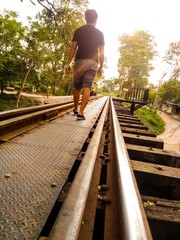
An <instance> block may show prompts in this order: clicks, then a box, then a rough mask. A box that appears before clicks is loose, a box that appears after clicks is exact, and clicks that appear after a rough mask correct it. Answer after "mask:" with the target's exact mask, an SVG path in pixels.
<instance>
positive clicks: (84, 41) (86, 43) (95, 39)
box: [72, 25, 104, 62]
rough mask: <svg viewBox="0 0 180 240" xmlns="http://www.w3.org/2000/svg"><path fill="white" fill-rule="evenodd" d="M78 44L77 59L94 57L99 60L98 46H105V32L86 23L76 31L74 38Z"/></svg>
mask: <svg viewBox="0 0 180 240" xmlns="http://www.w3.org/2000/svg"><path fill="white" fill-rule="evenodd" d="M72 41H76V42H77V45H78V49H77V53H76V58H75V59H76V60H77V59H94V60H95V61H97V62H98V47H99V46H104V35H103V33H102V32H101V31H100V30H98V29H97V28H95V27H94V26H93V25H84V26H82V27H80V28H78V29H76V31H75V32H74V36H73V40H72Z"/></svg>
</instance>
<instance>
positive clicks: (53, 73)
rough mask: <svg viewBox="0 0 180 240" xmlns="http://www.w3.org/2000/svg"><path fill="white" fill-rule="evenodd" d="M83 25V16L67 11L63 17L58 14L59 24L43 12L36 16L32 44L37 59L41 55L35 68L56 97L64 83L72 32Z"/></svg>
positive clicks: (74, 11)
mask: <svg viewBox="0 0 180 240" xmlns="http://www.w3.org/2000/svg"><path fill="white" fill-rule="evenodd" d="M77 19H78V20H77ZM82 24H84V21H83V16H82V14H81V13H80V12H79V11H76V10H74V9H69V8H67V9H66V8H65V9H64V10H63V14H62V13H61V14H59V15H58V14H57V15H56V20H54V19H52V18H51V17H49V15H48V13H47V11H46V10H43V11H42V12H41V13H39V14H38V15H37V16H36V21H32V22H31V30H30V33H29V35H30V37H29V38H30V39H29V41H30V42H33V43H34V51H35V52H36V53H37V54H36V56H37V55H39V57H38V58H39V62H37V66H36V68H37V69H38V71H39V77H40V78H42V79H43V81H45V85H46V87H47V88H46V89H48V86H47V84H50V86H51V89H52V93H53V94H54V95H55V94H57V90H58V88H60V84H61V83H62V78H63V75H64V67H65V64H66V61H67V57H68V52H69V48H70V44H71V41H72V36H73V32H74V30H75V29H76V28H77V27H79V26H81V25H82ZM35 64H36V63H35ZM65 79H66V80H67V81H69V79H68V78H63V80H65ZM42 85H43V84H42Z"/></svg>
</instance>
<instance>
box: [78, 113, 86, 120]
mask: <svg viewBox="0 0 180 240" xmlns="http://www.w3.org/2000/svg"><path fill="white" fill-rule="evenodd" d="M77 120H86V118H85V116H84V115H81V114H78V115H77Z"/></svg>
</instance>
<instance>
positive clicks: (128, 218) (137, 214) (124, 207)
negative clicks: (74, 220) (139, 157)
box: [110, 99, 152, 240]
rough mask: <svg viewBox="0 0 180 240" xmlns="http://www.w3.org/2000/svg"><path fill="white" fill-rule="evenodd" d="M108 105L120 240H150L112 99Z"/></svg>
mask: <svg viewBox="0 0 180 240" xmlns="http://www.w3.org/2000/svg"><path fill="white" fill-rule="evenodd" d="M110 104H111V111H112V123H113V133H114V137H115V151H116V152H115V154H116V159H117V175H118V179H117V181H118V184H117V186H118V187H119V199H120V213H119V214H120V216H122V219H121V222H122V239H126V240H141V239H142V240H150V239H152V236H151V232H150V229H149V225H148V221H147V217H146V214H145V211H144V207H143V205H142V201H141V197H140V193H139V191H138V187H137V184H136V180H135V176H134V173H133V170H132V168H131V166H130V160H129V156H128V153H127V150H126V147H125V143H124V139H123V135H122V132H121V128H120V125H119V122H118V118H117V115H116V112H115V108H114V105H113V101H112V99H111V100H110Z"/></svg>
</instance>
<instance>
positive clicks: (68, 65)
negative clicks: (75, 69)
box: [66, 64, 71, 74]
mask: <svg viewBox="0 0 180 240" xmlns="http://www.w3.org/2000/svg"><path fill="white" fill-rule="evenodd" d="M70 71H71V66H70V64H67V65H66V73H67V74H69V73H70Z"/></svg>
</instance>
